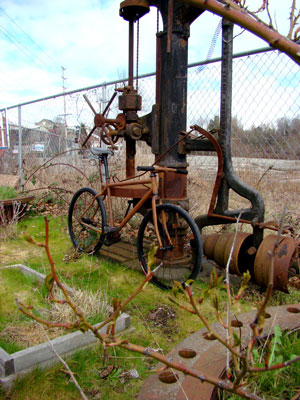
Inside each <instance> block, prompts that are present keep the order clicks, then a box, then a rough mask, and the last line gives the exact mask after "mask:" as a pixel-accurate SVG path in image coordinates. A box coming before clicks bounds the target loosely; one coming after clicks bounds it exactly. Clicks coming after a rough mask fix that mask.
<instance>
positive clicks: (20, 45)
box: [0, 26, 46, 66]
mask: <svg viewBox="0 0 300 400" xmlns="http://www.w3.org/2000/svg"><path fill="white" fill-rule="evenodd" d="M0 33H1V34H2V36H4V37H5V38H6V39H7V40H9V42H11V43H12V44H13V45H15V46H16V47H17V48H18V49H19V50H20V51H21V52H22V53H23V54H24V55H25V56H26V57H28V58H29V59H30V61H33V62H35V63H39V64H40V65H44V66H46V64H45V63H44V62H43V61H42V60H40V59H39V58H38V57H37V56H36V54H35V53H33V52H32V51H30V50H28V49H27V48H26V47H25V46H24V44H23V43H22V42H20V40H18V39H17V38H16V37H15V36H14V35H12V34H11V33H9V32H7V31H6V30H5V28H4V27H3V26H0Z"/></svg>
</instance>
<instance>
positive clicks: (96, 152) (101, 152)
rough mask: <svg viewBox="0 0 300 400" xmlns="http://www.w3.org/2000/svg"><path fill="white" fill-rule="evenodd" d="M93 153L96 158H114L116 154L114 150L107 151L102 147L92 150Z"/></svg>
mask: <svg viewBox="0 0 300 400" xmlns="http://www.w3.org/2000/svg"><path fill="white" fill-rule="evenodd" d="M91 152H92V154H94V156H98V157H101V156H112V155H113V154H114V152H113V151H112V150H107V149H100V147H93V148H91Z"/></svg>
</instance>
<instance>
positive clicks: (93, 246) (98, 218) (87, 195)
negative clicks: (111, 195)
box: [68, 188, 106, 255]
mask: <svg viewBox="0 0 300 400" xmlns="http://www.w3.org/2000/svg"><path fill="white" fill-rule="evenodd" d="M96 194H97V193H96V192H95V190H93V189H91V188H82V189H79V190H78V192H76V193H75V195H74V196H73V198H72V200H71V203H70V207H69V214H68V228H69V234H70V238H71V241H72V243H73V245H74V246H75V247H76V249H78V250H79V251H80V252H84V253H87V254H89V255H92V254H94V253H96V252H97V251H99V249H100V247H101V246H102V244H103V241H102V232H103V227H104V225H106V213H105V208H104V205H103V201H102V200H101V199H100V198H99V197H97V198H95V196H96ZM89 226H90V228H89ZM92 228H97V229H99V232H96V231H95V230H94V229H92Z"/></svg>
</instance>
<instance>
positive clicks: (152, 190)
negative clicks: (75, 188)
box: [80, 167, 172, 247]
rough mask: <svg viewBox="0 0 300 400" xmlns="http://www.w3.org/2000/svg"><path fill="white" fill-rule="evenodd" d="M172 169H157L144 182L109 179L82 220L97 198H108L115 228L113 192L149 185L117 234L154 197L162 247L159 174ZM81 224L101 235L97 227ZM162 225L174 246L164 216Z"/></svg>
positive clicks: (153, 207) (154, 220) (153, 211)
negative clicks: (120, 188) (125, 187)
mask: <svg viewBox="0 0 300 400" xmlns="http://www.w3.org/2000/svg"><path fill="white" fill-rule="evenodd" d="M169 169H170V168H161V167H160V168H157V171H154V172H151V174H150V178H149V179H143V180H136V179H129V180H125V181H121V182H114V183H110V178H109V179H108V183H106V184H105V185H104V187H103V189H102V190H101V191H100V192H99V193H97V194H96V196H95V197H94V199H93V200H92V202H91V203H90V205H89V206H88V207H87V208H86V209H85V210H84V212H83V214H82V216H81V218H82V217H83V216H84V215H85V213H86V212H87V211H88V210H89V209H90V208H91V207H92V205H93V204H94V202H95V200H96V198H97V197H104V198H105V197H107V200H108V213H109V225H110V226H111V227H114V226H115V221H114V217H113V210H112V195H111V190H112V189H113V188H116V187H122V186H133V187H134V186H137V185H144V186H145V187H147V185H150V187H149V189H148V190H147V191H146V193H145V194H144V195H143V196H142V198H141V199H140V200H139V201H138V203H137V204H136V205H135V206H134V207H133V209H132V210H131V211H130V212H129V213H128V214H127V215H126V216H125V217H124V218H123V220H122V221H121V222H120V224H119V225H118V226H117V227H116V228H117V229H116V231H115V232H120V231H121V229H122V228H123V227H124V226H125V225H126V224H127V223H128V221H130V219H131V218H132V217H133V216H134V215H135V214H136V213H137V212H138V210H139V209H140V208H141V207H142V206H143V205H144V204H145V203H146V201H147V200H148V199H149V198H150V197H152V201H151V206H152V213H153V224H154V229H155V233H156V236H157V239H158V243H159V246H160V247H162V241H161V237H160V234H159V229H158V222H157V212H156V206H157V205H160V204H162V201H161V198H160V196H159V194H158V184H157V174H160V173H165V172H167V171H168V170H169ZM80 223H81V224H82V225H83V226H86V227H87V228H89V229H91V230H94V231H95V232H97V233H99V234H101V233H102V229H99V228H97V227H94V226H91V225H89V224H86V223H84V222H82V220H81V221H80ZM162 223H163V226H164V229H165V232H167V237H168V240H169V242H170V245H172V240H171V236H170V235H169V233H168V229H167V223H166V220H165V216H164V214H163V216H162Z"/></svg>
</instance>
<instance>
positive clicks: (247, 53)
mask: <svg viewBox="0 0 300 400" xmlns="http://www.w3.org/2000/svg"><path fill="white" fill-rule="evenodd" d="M269 51H276V49H274V48H272V47H262V48H260V49H254V50H248V51H244V52H239V53H235V54H233V58H241V57H247V56H251V55H255V54H260V53H266V52H269ZM221 60H222V59H221V57H217V58H211V59H209V60H203V61H199V62H196V63H193V64H189V65H188V68H193V67H198V66H201V65H206V64H213V63H216V62H220V61H221ZM150 76H155V72H150V73H147V74H143V75H139V76H138V79H142V78H148V77H150ZM136 78H137V77H136V76H135V77H134V79H136ZM126 81H128V78H124V79H118V80H114V81H110V82H102V83H98V84H96V85H92V86H86V87H83V88H80V89H74V90H70V91H68V92H62V93H57V94H53V95H50V96H46V97H41V98H38V99H35V100H30V101H27V102H24V103H19V104H15V105H13V106H9V107H5V108H1V109H0V112H4V111H6V110H10V109H12V108H17V107H22V106H26V105H29V104H34V103H38V102H40V101H45V100H50V99H55V98H57V97H62V96H66V95H71V94H74V93H79V92H84V91H86V90H92V89H96V88H100V87H105V86H111V85H117V84H119V83H125V82H126Z"/></svg>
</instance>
